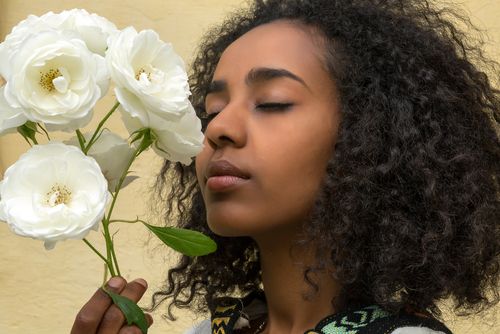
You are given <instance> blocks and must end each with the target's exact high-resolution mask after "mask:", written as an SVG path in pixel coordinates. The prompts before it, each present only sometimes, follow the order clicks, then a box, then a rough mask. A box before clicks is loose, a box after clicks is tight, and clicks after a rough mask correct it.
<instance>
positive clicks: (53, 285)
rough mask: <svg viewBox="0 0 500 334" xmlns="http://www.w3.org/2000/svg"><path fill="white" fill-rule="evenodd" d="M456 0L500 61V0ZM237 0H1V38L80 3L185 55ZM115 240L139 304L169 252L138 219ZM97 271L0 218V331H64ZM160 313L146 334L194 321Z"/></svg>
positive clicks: (140, 198)
mask: <svg viewBox="0 0 500 334" xmlns="http://www.w3.org/2000/svg"><path fill="white" fill-rule="evenodd" d="M462 2H463V5H464V6H465V8H466V9H467V10H468V11H469V13H470V15H471V16H472V19H473V21H474V22H476V24H478V25H479V26H480V27H482V28H484V29H485V30H486V31H487V33H488V35H489V36H490V39H489V41H488V45H487V51H488V52H489V53H490V55H492V56H493V57H495V58H496V59H497V60H499V61H500V47H499V43H500V20H499V18H500V1H499V0H468V1H462ZM242 3H243V0H142V1H137V0H135V1H132V0H120V1H119V0H106V1H102V0H87V1H84V0H66V1H62V0H44V1H41V0H31V1H22V0H0V40H3V38H4V37H5V35H6V34H7V33H8V32H10V30H11V28H12V27H13V26H14V25H15V24H17V22H19V21H20V20H22V19H24V18H25V17H26V16H27V15H29V14H36V15H42V14H44V13H46V12H47V11H49V10H52V11H55V12H57V11H61V10H63V9H70V8H85V9H87V10H88V11H90V12H95V13H98V14H99V15H102V16H105V17H107V18H108V19H110V20H111V21H113V22H114V23H115V24H116V25H117V26H118V27H119V28H124V27H126V26H128V25H133V26H134V27H135V28H136V29H137V30H141V29H148V28H151V29H154V30H156V31H157V32H158V33H159V34H160V36H161V38H162V39H163V40H165V41H169V42H171V43H173V45H174V47H175V49H176V50H177V52H178V53H179V54H180V55H181V56H182V57H183V58H184V59H185V60H186V62H187V63H189V61H190V59H191V58H192V55H193V52H194V50H195V48H196V45H197V41H198V40H199V38H200V36H201V34H202V33H203V32H204V31H206V29H207V27H209V26H211V25H213V24H215V23H217V22H219V21H220V20H221V18H222V17H224V16H225V15H226V14H227V13H229V12H231V11H233V10H234V9H235V8H238V7H239V6H240V5H241V4H242ZM109 95H110V96H109V98H105V99H104V100H102V101H101V102H100V103H99V104H98V107H97V108H96V112H97V116H99V115H103V113H104V112H105V111H106V110H108V109H109V107H110V106H111V105H112V104H113V97H112V96H111V94H109ZM97 118H98V117H96V119H97ZM109 128H111V129H112V130H113V131H115V132H117V133H119V134H121V135H122V136H124V137H126V136H127V133H126V131H125V130H124V128H123V127H122V126H121V123H120V120H119V118H118V117H114V118H112V119H111V121H110V123H109ZM60 138H64V136H63V135H61V136H60ZM26 150H27V145H26V144H25V143H24V142H23V140H22V139H19V138H18V136H14V135H6V136H3V137H0V178H1V177H2V175H3V172H4V171H5V169H6V168H7V167H8V166H10V165H11V164H12V163H13V162H14V161H15V160H16V159H17V158H18V157H19V155H20V154H22V153H23V152H24V151H26ZM160 165H161V161H160V160H159V159H158V158H156V157H155V156H154V155H153V154H151V153H150V152H148V153H147V154H146V155H145V156H142V157H141V158H139V160H138V161H137V162H136V163H135V164H134V166H133V168H132V169H133V170H134V171H136V174H137V175H138V176H140V177H141V178H140V180H138V181H135V182H134V183H132V185H130V186H129V187H127V188H125V190H124V191H123V193H122V195H121V199H120V200H119V201H118V207H117V210H116V212H117V217H118V216H119V217H123V218H132V217H135V215H143V216H146V215H147V214H148V212H147V206H146V205H145V201H146V200H147V198H148V196H149V191H148V189H149V187H150V186H151V185H152V183H153V182H154V175H155V173H156V171H157V170H158V169H159V166H160ZM101 239H102V238H101V237H100V235H99V234H98V233H95V232H91V234H90V235H89V240H91V241H92V242H93V243H94V244H95V245H97V246H98V247H100V248H101V249H103V248H102V246H103V242H102V240H101ZM116 243H117V249H118V258H119V260H120V265H121V268H122V274H123V276H124V277H125V278H126V279H133V278H136V277H143V278H145V279H147V280H148V282H149V284H150V289H149V292H148V294H147V295H146V296H145V297H144V298H143V302H142V304H141V305H142V306H147V305H148V304H149V297H150V295H151V292H152V291H154V290H155V289H159V287H160V286H161V284H162V280H163V277H164V275H165V272H166V270H167V268H168V267H169V263H172V258H171V257H170V255H169V253H168V252H167V251H166V250H165V249H163V248H162V247H157V246H158V244H157V243H155V242H152V241H151V240H150V239H149V237H148V234H147V233H146V232H145V231H144V229H143V228H141V226H138V225H137V226H136V225H126V226H121V227H120V231H119V233H118V235H117V236H116ZM102 273H103V267H102V264H101V262H100V260H99V259H98V258H97V257H96V256H95V255H94V254H93V253H92V252H91V251H90V249H88V248H87V247H86V246H85V245H84V244H83V242H80V241H66V242H61V243H58V245H57V246H56V248H55V249H54V250H52V251H45V249H44V248H43V245H42V243H41V242H39V241H35V240H31V239H26V238H20V237H17V236H15V235H13V234H12V233H11V232H10V231H9V229H8V227H7V226H6V225H5V224H0V333H2V334H3V333H8V334H31V333H36V334H49V333H50V334H58V333H69V330H70V328H71V324H72V322H73V318H74V316H75V314H76V313H77V311H78V310H79V308H80V307H81V306H82V305H83V303H84V302H85V301H86V300H87V299H88V298H89V296H91V295H92V293H93V292H94V291H95V289H96V287H98V286H99V285H100V283H101V280H102ZM499 309H500V307H497V308H496V309H494V310H492V311H490V312H488V313H487V314H483V315H481V316H478V317H475V318H466V319H464V318H455V317H453V316H450V315H449V314H447V315H446V316H445V318H446V320H447V323H448V324H449V325H450V327H451V328H452V329H453V330H454V331H455V332H456V333H457V334H465V333H473V334H475V333H477V334H479V333H498V332H500V326H499V314H500V313H499ZM163 313H164V309H160V310H158V311H157V312H155V313H154V314H153V316H154V318H155V324H154V325H153V327H152V328H151V329H150V333H151V334H156V333H158V334H159V333H164V334H165V333H174V334H176V333H182V332H183V331H184V330H185V329H186V328H188V327H189V326H190V325H191V324H192V323H193V322H195V321H197V320H196V318H195V316H194V315H193V314H191V313H188V312H186V311H177V313H176V314H177V315H178V318H179V320H178V321H176V322H174V323H171V322H167V321H166V320H164V319H163V318H162V314H163Z"/></svg>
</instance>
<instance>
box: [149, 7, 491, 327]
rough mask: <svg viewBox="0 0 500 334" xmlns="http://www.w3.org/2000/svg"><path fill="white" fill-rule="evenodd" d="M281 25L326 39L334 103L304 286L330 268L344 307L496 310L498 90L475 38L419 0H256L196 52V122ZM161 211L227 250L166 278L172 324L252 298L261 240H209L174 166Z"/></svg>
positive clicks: (192, 195) (193, 197) (163, 177)
mask: <svg viewBox="0 0 500 334" xmlns="http://www.w3.org/2000/svg"><path fill="white" fill-rule="evenodd" d="M275 20H290V21H292V22H296V23H298V24H299V25H301V26H307V27H313V28H314V30H316V31H317V32H318V34H321V35H322V37H323V39H324V41H325V43H324V44H325V45H324V50H325V52H324V63H325V66H326V68H327V69H328V70H329V72H330V74H331V77H332V78H333V80H334V82H335V83H336V86H337V88H338V90H339V92H340V96H341V112H342V121H341V124H340V130H339V134H338V140H337V142H336V144H335V150H334V156H332V158H331V159H330V161H329V164H328V167H327V175H326V177H325V180H324V184H323V186H322V188H321V190H320V193H319V195H318V198H317V201H316V203H315V206H314V209H313V211H312V212H311V217H310V222H308V224H305V226H304V231H303V238H301V240H297V243H299V244H300V243H307V244H308V245H310V246H312V247H315V250H316V254H317V261H316V263H313V264H310V265H309V266H308V267H305V268H304V279H305V280H306V281H308V282H309V283H310V285H311V286H312V287H315V284H314V281H313V280H311V279H310V273H311V272H314V271H315V270H320V269H321V268H325V267H326V266H333V268H335V272H334V273H333V275H334V278H335V279H337V280H338V281H339V282H340V283H341V285H342V291H341V294H340V296H337V298H335V302H336V303H337V305H342V306H349V305H353V304H356V303H366V302H370V303H377V304H379V305H381V306H382V307H384V308H386V309H388V310H391V311H394V312H397V311H398V310H400V309H402V308H404V307H412V308H414V309H417V310H423V311H428V312H431V313H433V314H435V315H439V309H438V307H437V305H436V302H437V301H439V300H440V299H443V298H453V300H454V301H455V306H456V311H460V312H461V313H462V314H463V313H468V314H470V313H473V312H477V311H481V310H483V309H485V308H487V307H489V306H491V305H494V304H496V303H498V301H499V292H498V279H499V254H500V251H499V250H500V245H499V243H500V228H499V223H498V222H499V221H500V206H499V169H500V164H499V162H500V149H499V134H498V121H499V114H500V91H499V90H498V89H496V88H495V85H497V84H498V79H497V78H496V77H495V75H497V74H498V65H497V63H495V62H493V61H490V60H488V58H487V57H486V56H484V54H483V53H482V51H481V48H482V45H483V44H482V41H481V39H480V37H481V36H480V34H479V33H477V32H478V30H477V29H476V28H474V27H473V25H472V24H471V23H470V21H469V20H468V19H467V17H466V16H465V15H462V14H461V13H460V12H458V11H457V10H451V9H445V8H442V7H440V8H439V7H436V6H434V4H432V3H431V1H426V0H286V1H283V0H257V1H255V2H253V4H251V5H250V7H249V8H247V9H246V10H244V11H239V12H238V13H235V14H233V15H231V16H230V18H229V19H227V20H226V21H225V22H224V23H223V24H222V25H220V26H219V27H216V28H214V29H212V30H211V31H209V32H208V33H207V34H206V36H205V39H204V42H203V43H202V44H201V48H200V49H199V52H198V56H197V58H196V59H195V60H194V63H193V66H192V71H193V72H192V75H191V76H190V84H191V89H192V93H193V95H192V103H193V105H194V106H195V108H196V110H197V113H198V114H199V116H200V117H203V116H204V115H205V110H204V99H205V96H206V94H207V89H208V86H209V83H210V82H211V80H212V76H213V73H214V70H215V68H216V66H217V63H218V60H219V58H220V56H221V54H222V52H223V51H224V50H225V49H226V48H227V47H228V45H229V44H231V43H232V42H233V41H235V40H236V39H237V38H239V37H240V36H242V35H243V34H245V33H246V32H248V31H249V30H251V29H252V28H254V27H256V26H259V25H262V24H265V23H269V22H272V21H275ZM457 26H461V27H462V29H463V28H464V27H465V28H470V29H463V30H461V29H459V28H458V27H457ZM471 33H474V35H473V36H472V35H471ZM476 33H477V34H476ZM471 36H472V37H471ZM478 37H479V38H478ZM486 73H489V74H488V75H487V74H486ZM488 76H489V77H488ZM493 79H495V81H493ZM204 126H206V124H204ZM155 201H156V202H157V203H161V204H162V205H164V206H165V203H166V204H167V205H166V208H164V209H165V212H166V218H167V221H172V220H175V221H176V222H178V226H180V227H184V228H189V229H193V230H197V231H201V232H203V233H206V234H207V235H209V236H211V237H212V238H213V239H214V240H215V241H216V242H217V244H218V250H217V252H215V253H213V254H210V255H208V256H203V257H195V258H191V257H186V256H183V257H181V259H180V262H179V263H178V265H177V266H176V267H175V268H173V269H170V270H169V272H168V276H167V282H166V286H165V288H164V291H160V292H157V293H156V294H155V295H154V303H155V304H158V303H159V302H160V301H161V300H164V299H170V300H171V301H170V305H169V307H168V315H169V317H170V318H172V319H173V315H172V307H173V306H175V307H179V308H187V307H191V308H193V309H194V310H195V311H207V310H209V309H211V308H212V307H213V306H214V302H215V298H217V297H219V296H227V295H232V294H235V293H237V294H246V293H249V292H251V291H254V290H257V289H259V287H260V285H261V276H260V274H261V273H260V264H259V251H258V248H257V245H256V243H255V242H254V241H253V240H252V239H251V238H248V237H240V238H227V237H220V236H218V235H215V234H214V233H213V232H211V231H210V230H209V228H208V226H207V223H206V217H205V208H204V203H203V199H202V197H201V193H200V190H199V188H198V186H197V182H196V175H195V170H194V164H192V165H191V166H187V167H186V166H182V165H180V164H172V163H169V162H168V161H167V162H165V164H164V166H163V168H162V170H161V173H160V174H159V176H158V180H157V192H156V197H155ZM332 298H333V296H332Z"/></svg>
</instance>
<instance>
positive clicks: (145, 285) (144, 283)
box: [134, 278, 148, 289]
mask: <svg viewBox="0 0 500 334" xmlns="http://www.w3.org/2000/svg"><path fill="white" fill-rule="evenodd" d="M134 282H136V283H139V284H140V285H142V286H143V287H144V288H145V289H147V288H148V283H147V282H146V281H145V280H143V279H142V278H137V279H135V280H134Z"/></svg>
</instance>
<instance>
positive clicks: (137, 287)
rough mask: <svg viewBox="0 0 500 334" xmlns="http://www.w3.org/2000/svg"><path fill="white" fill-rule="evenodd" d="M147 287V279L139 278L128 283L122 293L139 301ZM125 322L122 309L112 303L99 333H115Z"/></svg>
mask: <svg viewBox="0 0 500 334" xmlns="http://www.w3.org/2000/svg"><path fill="white" fill-rule="evenodd" d="M147 287H148V284H147V283H146V281H145V280H143V279H141V278H139V279H136V280H134V281H132V282H130V283H128V284H127V285H126V286H125V288H124V289H123V290H122V292H121V295H122V296H123V297H127V298H128V299H130V300H132V301H134V302H137V301H139V299H141V297H142V295H143V294H144V292H145V291H146V289H147ZM124 322H125V316H124V315H123V313H122V311H120V309H119V308H118V307H117V306H116V305H112V306H111V307H110V308H109V309H108V310H107V311H106V314H104V317H103V318H102V321H101V324H100V326H99V329H98V331H97V333H99V334H115V333H117V332H118V331H119V330H120V328H121V327H122V326H123V324H124Z"/></svg>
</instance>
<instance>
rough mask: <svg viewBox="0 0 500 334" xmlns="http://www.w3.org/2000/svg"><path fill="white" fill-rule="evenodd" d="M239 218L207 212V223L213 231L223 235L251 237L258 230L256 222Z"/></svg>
mask: <svg viewBox="0 0 500 334" xmlns="http://www.w3.org/2000/svg"><path fill="white" fill-rule="evenodd" d="M239 218H240V219H238V218H236V217H231V216H229V215H223V216H222V217H221V216H219V215H214V214H210V213H207V224H208V227H209V228H210V230H211V231H212V232H213V233H215V234H217V235H219V236H221V237H233V238H235V237H249V236H251V235H254V234H255V233H257V232H258V231H256V228H255V227H256V224H255V222H253V223H252V222H249V221H241V217H239Z"/></svg>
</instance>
